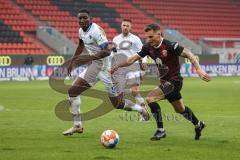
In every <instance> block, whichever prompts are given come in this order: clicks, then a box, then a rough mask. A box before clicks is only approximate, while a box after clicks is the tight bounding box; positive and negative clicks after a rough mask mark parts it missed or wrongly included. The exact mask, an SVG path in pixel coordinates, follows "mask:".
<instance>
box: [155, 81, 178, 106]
mask: <svg viewBox="0 0 240 160" xmlns="http://www.w3.org/2000/svg"><path fill="white" fill-rule="evenodd" d="M158 87H159V88H160V89H161V90H162V91H163V93H164V95H165V98H166V99H167V100H168V101H169V102H174V101H176V100H179V99H181V98H182V95H181V93H180V91H181V89H182V80H171V81H164V82H162V83H161V84H160V85H159V86H158Z"/></svg>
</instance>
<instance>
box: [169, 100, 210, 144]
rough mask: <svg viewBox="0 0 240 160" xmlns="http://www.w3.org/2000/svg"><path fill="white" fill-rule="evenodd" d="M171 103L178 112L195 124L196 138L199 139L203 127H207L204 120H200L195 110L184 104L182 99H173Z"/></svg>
mask: <svg viewBox="0 0 240 160" xmlns="http://www.w3.org/2000/svg"><path fill="white" fill-rule="evenodd" d="M171 104H172V106H173V107H174V109H175V111H176V112H177V113H180V114H182V115H183V117H184V118H186V119H187V120H189V121H190V122H192V124H193V125H194V126H195V139H196V140H198V139H199V138H200V136H201V132H202V130H203V128H204V127H205V124H204V122H203V121H199V120H198V118H197V117H196V115H195V114H194V113H193V111H192V110H191V109H190V108H189V107H187V106H185V105H184V104H183V100H182V99H179V100H176V101H173V102H171Z"/></svg>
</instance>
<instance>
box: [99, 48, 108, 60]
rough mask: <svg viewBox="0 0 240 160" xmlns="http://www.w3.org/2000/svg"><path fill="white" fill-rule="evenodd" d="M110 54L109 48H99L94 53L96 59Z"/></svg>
mask: <svg viewBox="0 0 240 160" xmlns="http://www.w3.org/2000/svg"><path fill="white" fill-rule="evenodd" d="M110 54H111V51H110V50H108V49H104V50H101V51H100V52H98V53H97V54H96V58H97V59H102V58H105V57H107V56H109V55H110Z"/></svg>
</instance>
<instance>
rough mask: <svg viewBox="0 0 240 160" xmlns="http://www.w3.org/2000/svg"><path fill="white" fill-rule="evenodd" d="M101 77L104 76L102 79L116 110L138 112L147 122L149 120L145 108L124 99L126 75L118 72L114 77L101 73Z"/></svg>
mask: <svg viewBox="0 0 240 160" xmlns="http://www.w3.org/2000/svg"><path fill="white" fill-rule="evenodd" d="M100 75H102V76H101V77H100V78H101V80H103V82H104V84H105V87H106V90H107V91H108V93H109V99H110V101H111V103H112V105H113V106H114V107H115V108H116V109H124V110H127V111H132V110H133V111H137V112H139V113H140V114H141V115H142V116H143V117H144V119H145V120H149V114H148V112H147V110H146V109H145V108H143V107H141V106H140V105H138V104H135V103H133V102H132V101H131V100H128V99H124V98H123V96H124V94H123V92H124V89H125V84H126V79H125V76H124V75H125V74H124V73H119V72H117V73H115V74H114V75H112V76H111V75H109V74H101V73H100Z"/></svg>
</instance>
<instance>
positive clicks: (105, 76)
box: [63, 9, 149, 135]
mask: <svg viewBox="0 0 240 160" xmlns="http://www.w3.org/2000/svg"><path fill="white" fill-rule="evenodd" d="M78 20H79V25H80V29H79V37H80V41H79V45H78V47H77V50H76V52H75V54H74V56H73V58H72V60H71V63H70V64H69V67H68V73H71V71H72V69H73V68H74V67H76V65H79V61H80V62H81V60H82V57H83V56H81V54H82V53H83V50H84V47H85V48H86V50H87V51H88V53H89V56H88V57H90V58H89V60H90V61H91V64H90V65H89V66H88V67H87V68H86V69H85V70H84V71H83V72H82V73H81V74H80V75H79V77H77V78H76V79H75V81H74V82H73V84H72V86H71V87H70V89H69V90H68V94H69V102H70V104H71V112H72V115H73V127H71V128H70V129H68V130H66V131H64V132H63V135H72V134H74V133H82V132H83V125H82V122H81V117H80V98H79V96H80V94H81V93H82V92H83V91H85V90H87V89H89V88H90V87H92V86H93V85H94V84H95V83H96V82H97V77H98V79H100V80H102V81H103V82H104V85H105V88H106V90H107V91H108V94H109V98H110V100H111V103H112V104H113V106H114V107H115V108H117V109H126V110H127V109H128V110H135V111H138V112H139V113H141V115H142V116H143V117H144V118H145V119H146V120H148V119H149V114H148V112H147V110H146V109H145V108H142V107H141V106H140V105H138V104H134V103H133V102H132V101H130V100H127V99H123V93H120V92H119V90H118V89H117V87H115V86H114V83H113V82H112V78H111V75H110V73H109V69H110V67H111V66H110V60H109V55H110V53H111V49H110V47H109V46H108V40H107V38H106V35H105V32H104V30H103V29H102V28H101V27H100V26H98V25H97V24H96V23H93V22H92V21H91V16H90V12H89V11H88V10H86V9H82V10H80V11H79V13H78ZM79 57H80V58H79ZM86 59H87V58H86Z"/></svg>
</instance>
